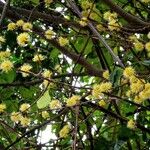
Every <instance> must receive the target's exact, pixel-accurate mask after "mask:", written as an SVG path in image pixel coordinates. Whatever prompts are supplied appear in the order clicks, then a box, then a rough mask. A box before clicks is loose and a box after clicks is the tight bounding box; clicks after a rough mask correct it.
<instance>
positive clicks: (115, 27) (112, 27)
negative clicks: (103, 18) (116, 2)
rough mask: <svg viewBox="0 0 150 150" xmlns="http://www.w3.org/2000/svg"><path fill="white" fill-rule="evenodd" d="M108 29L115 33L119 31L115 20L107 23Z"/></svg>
mask: <svg viewBox="0 0 150 150" xmlns="http://www.w3.org/2000/svg"><path fill="white" fill-rule="evenodd" d="M108 28H109V29H110V30H111V31H113V30H116V31H119V30H120V25H119V24H118V23H117V21H116V20H111V21H110V22H109V23H108Z"/></svg>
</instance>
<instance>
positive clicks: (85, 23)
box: [79, 17, 88, 27]
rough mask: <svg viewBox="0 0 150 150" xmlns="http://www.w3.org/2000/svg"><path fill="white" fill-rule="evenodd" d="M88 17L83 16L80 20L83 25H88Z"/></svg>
mask: <svg viewBox="0 0 150 150" xmlns="http://www.w3.org/2000/svg"><path fill="white" fill-rule="evenodd" d="M87 22H88V20H87V18H86V17H82V18H81V20H80V21H79V24H80V25H81V26H83V27H85V26H87Z"/></svg>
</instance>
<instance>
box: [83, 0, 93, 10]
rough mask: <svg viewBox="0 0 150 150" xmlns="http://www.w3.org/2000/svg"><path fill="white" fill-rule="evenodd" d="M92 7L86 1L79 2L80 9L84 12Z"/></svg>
mask: <svg viewBox="0 0 150 150" xmlns="http://www.w3.org/2000/svg"><path fill="white" fill-rule="evenodd" d="M92 5H93V4H92V3H91V2H89V1H87V0H86V1H82V2H81V7H82V8H83V9H85V10H87V9H90V8H91V7H92Z"/></svg>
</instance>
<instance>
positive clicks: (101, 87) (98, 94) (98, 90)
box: [92, 82, 112, 99]
mask: <svg viewBox="0 0 150 150" xmlns="http://www.w3.org/2000/svg"><path fill="white" fill-rule="evenodd" d="M111 89H112V84H111V83H110V82H104V83H100V84H97V85H94V87H93V90H92V95H93V96H94V98H97V99H100V98H102V96H103V92H109V91H110V90H111Z"/></svg>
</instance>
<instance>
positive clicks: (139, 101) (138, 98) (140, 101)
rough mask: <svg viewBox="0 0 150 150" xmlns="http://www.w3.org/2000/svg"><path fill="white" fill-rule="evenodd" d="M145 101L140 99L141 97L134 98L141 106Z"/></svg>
mask: <svg viewBox="0 0 150 150" xmlns="http://www.w3.org/2000/svg"><path fill="white" fill-rule="evenodd" d="M143 101H144V99H143V98H142V97H140V96H139V95H138V96H135V97H134V102H135V103H137V104H141V103H142V102H143Z"/></svg>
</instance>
